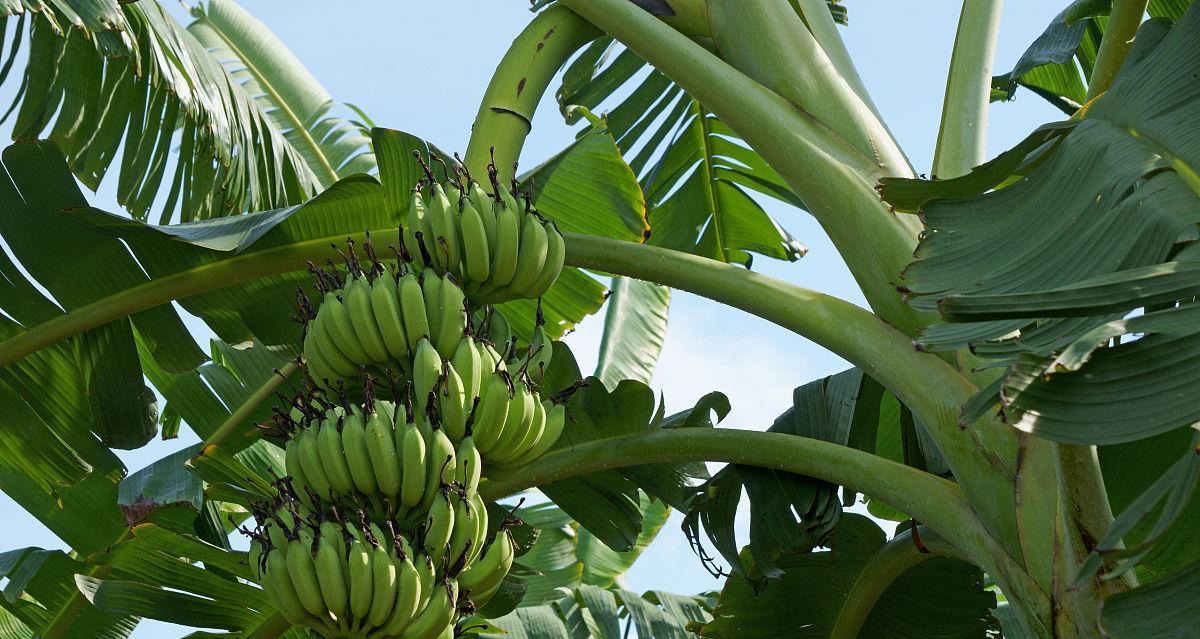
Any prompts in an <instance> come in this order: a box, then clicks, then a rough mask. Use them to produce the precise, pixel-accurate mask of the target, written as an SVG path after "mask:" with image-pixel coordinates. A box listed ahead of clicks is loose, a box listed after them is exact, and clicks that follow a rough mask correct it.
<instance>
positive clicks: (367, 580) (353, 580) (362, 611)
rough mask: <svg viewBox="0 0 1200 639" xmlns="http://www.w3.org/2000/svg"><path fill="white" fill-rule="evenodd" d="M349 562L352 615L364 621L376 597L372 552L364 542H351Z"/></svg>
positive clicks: (356, 540)
mask: <svg viewBox="0 0 1200 639" xmlns="http://www.w3.org/2000/svg"><path fill="white" fill-rule="evenodd" d="M356 532H357V531H356ZM359 534H360V535H361V533H359ZM347 561H348V562H349V566H350V614H351V615H352V616H353V617H354V618H355V619H363V618H365V617H366V616H367V614H369V612H370V610H371V601H372V599H374V597H375V594H374V590H373V586H372V583H373V580H374V571H373V567H372V565H371V551H370V550H368V549H367V544H366V543H364V542H363V540H361V539H355V540H354V541H351V542H350V552H349V553H348V558H347Z"/></svg>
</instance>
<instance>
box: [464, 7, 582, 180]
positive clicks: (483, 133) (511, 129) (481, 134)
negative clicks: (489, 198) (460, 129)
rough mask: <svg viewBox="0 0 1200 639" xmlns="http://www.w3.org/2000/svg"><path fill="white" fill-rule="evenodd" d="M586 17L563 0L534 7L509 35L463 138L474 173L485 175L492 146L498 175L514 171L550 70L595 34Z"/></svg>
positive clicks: (552, 71)
mask: <svg viewBox="0 0 1200 639" xmlns="http://www.w3.org/2000/svg"><path fill="white" fill-rule="evenodd" d="M599 35H600V32H599V31H597V30H596V28H595V27H593V26H592V25H591V24H589V23H588V22H587V21H586V20H584V19H582V18H580V17H579V16H578V15H576V14H575V13H573V12H572V11H570V10H569V9H567V8H566V7H562V6H554V7H551V8H549V9H546V10H545V11H543V12H541V13H539V14H538V15H537V17H535V18H534V19H533V20H532V21H530V23H529V24H528V25H527V26H526V27H525V29H524V30H523V31H521V33H520V34H519V35H518V36H517V37H516V39H515V40H513V43H512V46H510V47H509V49H508V51H507V52H505V54H504V57H503V58H501V59H500V64H498V65H497V66H496V72H495V73H494V74H493V75H492V79H491V81H490V82H489V83H488V87H487V90H486V91H485V92H484V94H483V101H482V103H480V105H479V113H478V114H476V116H475V124H474V125H472V127H471V139H470V141H469V142H468V143H467V154H466V164H467V168H468V169H469V170H470V171H471V172H472V173H473V174H474V175H475V177H476V178H477V179H480V180H483V179H484V178H485V176H486V175H487V165H488V161H489V160H490V157H489V149H490V147H492V146H495V147H496V168H497V169H499V170H500V177H501V179H508V178H511V177H513V175H512V164H513V162H514V161H516V159H517V158H518V157H520V155H521V147H522V146H524V144H525V137H526V136H528V135H529V130H530V127H531V126H532V122H533V114H534V111H536V110H537V106H538V102H540V101H541V99H542V96H543V95H545V93H546V88H547V87H549V86H550V81H551V80H552V79H554V74H555V73H557V72H558V70H559V69H560V68H562V66H563V65H564V64H565V63H566V61H567V59H568V58H570V57H571V55H572V54H574V53H575V52H576V51H578V50H579V48H580V47H582V46H583V45H585V44H587V43H588V42H591V41H592V40H594V39H596V38H597V37H599Z"/></svg>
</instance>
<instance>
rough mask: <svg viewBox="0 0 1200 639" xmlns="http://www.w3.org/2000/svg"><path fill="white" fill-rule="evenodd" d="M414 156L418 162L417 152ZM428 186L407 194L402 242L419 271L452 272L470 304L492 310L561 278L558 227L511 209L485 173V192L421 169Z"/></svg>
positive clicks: (512, 200) (527, 208)
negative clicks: (487, 181) (425, 268)
mask: <svg viewBox="0 0 1200 639" xmlns="http://www.w3.org/2000/svg"><path fill="white" fill-rule="evenodd" d="M413 154H414V155H415V156H416V157H417V159H418V160H420V159H421V155H420V153H417V152H416V151H414V152H413ZM422 165H423V166H425V171H426V174H427V176H428V179H427V180H424V181H422V182H421V183H420V184H418V185H417V188H416V189H414V190H413V193H412V197H411V199H410V201H409V207H408V218H407V220H406V222H407V226H406V231H407V232H405V233H404V234H403V235H404V237H403V242H404V245H405V249H406V251H407V252H408V253H409V254H410V255H411V256H413V257H414V259H418V260H419V261H420V263H421V264H422V265H426V266H430V267H433V268H435V269H437V270H438V271H439V272H449V273H453V274H454V276H455V277H456V278H458V280H459V281H460V282H464V283H465V289H466V292H467V294H468V295H469V296H470V297H471V299H473V300H475V301H477V302H480V303H487V304H495V303H498V302H503V301H507V300H512V299H518V298H529V299H534V298H539V297H541V296H542V295H544V294H545V293H546V291H548V290H550V286H551V285H553V284H554V281H555V280H556V279H558V275H559V274H560V273H561V272H562V268H563V261H564V259H565V258H566V254H567V247H566V243H565V242H564V241H563V236H562V234H561V233H560V232H559V230H558V227H557V226H556V225H555V224H554V223H553V222H552V221H550V220H547V219H546V218H544V217H542V215H541V214H540V213H538V212H537V211H536V210H534V208H533V206H532V204H531V203H530V199H529V198H528V197H526V198H525V201H524V203H521V202H518V195H517V192H516V189H515V185H514V188H504V187H502V186H501V185H500V182H499V180H498V179H497V177H496V170H495V167H494V166H493V167H489V174H490V177H491V186H492V192H491V193H488V192H487V191H485V190H484V189H483V187H482V186H480V184H479V182H477V181H475V180H473V179H471V176H470V175H469V174H465V173H464V174H461V175H460V174H458V173H453V174H452V173H451V172H450V171H448V170H447V171H446V178H447V179H446V180H444V181H438V179H437V178H436V177H435V176H434V174H433V171H432V170H430V169H429V167H428V166H427V165H425V163H424V161H423V160H422Z"/></svg>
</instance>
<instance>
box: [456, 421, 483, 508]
mask: <svg viewBox="0 0 1200 639" xmlns="http://www.w3.org/2000/svg"><path fill="white" fill-rule="evenodd" d="M455 459H456V461H457V464H456V467H455V470H454V473H455V475H454V477H455V481H457V482H458V483H460V484H462V486H463V489H464V490H466V492H467V495H468V496H471V495H474V494H475V491H476V490H477V489H478V488H479V477H480V474H481V473H482V468H483V458H482V457H481V456H480V455H479V449H478V448H476V447H475V438H474V437H472V436H471V435H467V436H466V437H464V438H463V439H462V441H461V442H459V444H458V451H457V452H456V453H455Z"/></svg>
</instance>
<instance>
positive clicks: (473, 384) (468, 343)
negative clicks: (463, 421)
mask: <svg viewBox="0 0 1200 639" xmlns="http://www.w3.org/2000/svg"><path fill="white" fill-rule="evenodd" d="M450 364H451V366H452V367H453V368H454V372H456V373H458V376H459V377H460V378H462V383H463V388H464V389H465V390H466V400H465V402H464V404H465V405H467V406H468V407H469V406H470V404H471V401H472V400H473V399H474V398H476V397H479V391H480V388H479V387H480V384H481V383H482V378H483V373H484V371H485V370H489V371H490V370H491V369H490V368H485V367H484V364H483V359H482V357H481V356H480V349H479V348H478V347H477V346H476V342H475V340H474V339H472V338H470V337H467V336H463V338H462V339H460V340H459V341H458V346H457V347H456V348H455V349H454V356H453V357H452V358H451V360H450Z"/></svg>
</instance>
